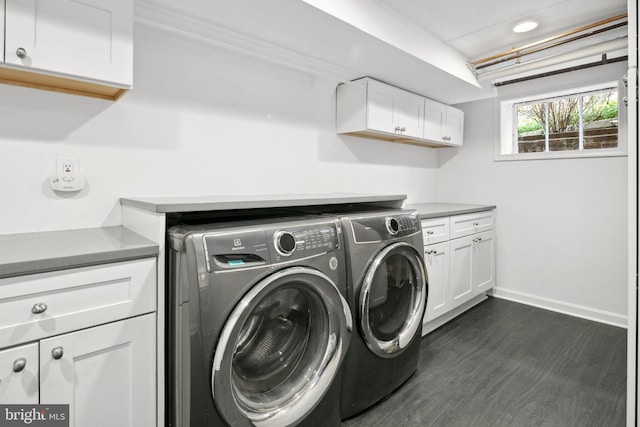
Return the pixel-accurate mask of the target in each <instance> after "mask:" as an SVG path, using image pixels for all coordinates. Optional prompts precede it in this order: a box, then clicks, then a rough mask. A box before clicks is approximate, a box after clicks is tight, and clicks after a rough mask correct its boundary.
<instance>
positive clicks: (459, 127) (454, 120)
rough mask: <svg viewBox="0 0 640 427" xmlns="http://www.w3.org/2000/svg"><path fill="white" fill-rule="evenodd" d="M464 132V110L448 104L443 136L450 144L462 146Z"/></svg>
mask: <svg viewBox="0 0 640 427" xmlns="http://www.w3.org/2000/svg"><path fill="white" fill-rule="evenodd" d="M463 132H464V111H462V110H459V109H457V108H454V107H451V106H447V114H446V116H445V121H444V130H443V132H442V133H443V138H444V142H445V143H447V144H449V145H455V146H461V145H462V137H463Z"/></svg>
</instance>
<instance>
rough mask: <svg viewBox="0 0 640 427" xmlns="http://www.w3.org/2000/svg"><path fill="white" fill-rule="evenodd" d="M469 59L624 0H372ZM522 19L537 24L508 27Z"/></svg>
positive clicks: (615, 8)
mask: <svg viewBox="0 0 640 427" xmlns="http://www.w3.org/2000/svg"><path fill="white" fill-rule="evenodd" d="M378 1H380V2H382V3H384V4H385V5H386V6H387V7H389V8H390V9H392V10H394V11H396V12H397V13H399V14H401V15H403V16H405V17H406V18H407V19H409V20H410V21H412V22H414V23H415V24H417V25H419V26H421V27H422V28H424V29H426V30H429V31H431V32H432V33H434V34H436V35H438V37H439V38H440V40H442V41H443V42H445V43H446V44H448V45H449V46H451V47H452V48H454V49H456V50H457V51H459V52H460V53H462V55H464V56H465V57H466V58H467V59H469V60H471V61H473V60H476V59H480V58H483V57H486V56H488V55H490V54H494V53H498V52H502V51H505V50H508V49H512V48H515V47H519V46H522V45H524V44H527V43H530V42H532V41H536V40H541V39H544V38H547V37H549V36H553V35H556V34H560V33H562V32H565V31H567V30H571V29H574V28H578V27H581V26H583V25H586V24H590V23H592V22H596V21H600V20H603V19H606V18H610V17H612V16H616V15H619V14H622V13H625V12H626V11H627V2H626V0H560V1H558V0H483V1H477V0H476V1H472V0H447V1H423V0H378ZM526 19H533V20H536V21H538V22H539V26H538V28H536V29H535V30H533V31H531V32H529V33H523V34H517V33H514V32H512V31H511V29H512V27H513V25H515V24H517V23H518V22H521V21H524V20H526Z"/></svg>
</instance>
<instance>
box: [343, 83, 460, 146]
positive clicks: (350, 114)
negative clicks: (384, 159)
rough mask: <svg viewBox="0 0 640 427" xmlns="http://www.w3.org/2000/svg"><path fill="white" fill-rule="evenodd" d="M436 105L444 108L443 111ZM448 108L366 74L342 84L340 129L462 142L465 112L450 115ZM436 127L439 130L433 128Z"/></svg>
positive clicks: (441, 143) (417, 139) (369, 134)
mask: <svg viewBox="0 0 640 427" xmlns="http://www.w3.org/2000/svg"><path fill="white" fill-rule="evenodd" d="M425 106H427V108H425ZM434 108H436V109H437V108H439V109H441V110H442V111H441V113H437V112H436V110H435V109H434ZM448 108H450V107H448V106H447V105H444V104H440V103H437V102H435V101H432V100H430V99H427V98H425V97H423V96H420V95H416V94H414V93H411V92H408V91H406V90H402V89H399V88H397V87H394V86H391V85H388V84H385V83H382V82H379V81H377V80H373V79H370V78H368V77H365V78H362V79H358V80H355V81H353V82H349V83H345V84H341V85H339V86H338V89H337V99H336V131H337V132H338V133H342V134H348V135H355V136H364V137H369V138H376V139H384V140H388V141H395V142H406V143H411V144H419V145H426V146H429V147H442V146H451V145H462V121H463V118H464V116H463V115H461V113H462V111H460V110H456V109H453V110H455V112H454V113H453V114H451V116H450V117H448V115H447V113H448ZM430 122H434V123H437V125H435V126H434V125H432V124H430ZM454 123H455V125H454ZM448 126H451V127H455V132H454V131H450V130H448V128H447V127H448ZM435 128H437V131H435V130H432V129H435ZM458 128H459V131H458ZM427 129H428V130H429V133H427ZM443 132H444V133H443Z"/></svg>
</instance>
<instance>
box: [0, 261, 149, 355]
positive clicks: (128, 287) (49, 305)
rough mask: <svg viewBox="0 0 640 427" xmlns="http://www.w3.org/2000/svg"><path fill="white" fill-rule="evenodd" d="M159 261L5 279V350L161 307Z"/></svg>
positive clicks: (0, 306) (1, 307)
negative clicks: (159, 299)
mask: <svg viewBox="0 0 640 427" xmlns="http://www.w3.org/2000/svg"><path fill="white" fill-rule="evenodd" d="M156 287H157V284H156V259H155V258H147V259H143V260H136V261H126V262H119V263H113V264H105V265H99V266H92V267H84V268H76V269H69V270H61V271H55V272H50V273H42V274H33V275H27V276H21V277H12V278H7V279H1V280H0V295H2V297H0V313H2V316H0V347H5V346H9V345H15V344H18V343H22V342H26V341H33V340H36V339H40V338H43V337H47V336H52V335H57V334H60V333H64V332H69V331H72V330H77V329H81V328H85V327H89V326H94V325H98V324H102V323H107V322H112V321H114V320H119V319H124V318H126V317H130V316H135V315H138V314H143V313H149V312H152V311H155V309H156Z"/></svg>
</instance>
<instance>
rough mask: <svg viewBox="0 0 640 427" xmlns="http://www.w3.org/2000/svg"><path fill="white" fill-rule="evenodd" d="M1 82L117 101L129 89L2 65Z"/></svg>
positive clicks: (0, 69) (0, 71)
mask: <svg viewBox="0 0 640 427" xmlns="http://www.w3.org/2000/svg"><path fill="white" fill-rule="evenodd" d="M0 83H2V84H9V85H13V86H22V87H28V88H32V89H42V90H48V91H52V92H60V93H68V94H71V95H80V96H88V97H91V98H99V99H106V100H109V101H117V100H118V99H120V98H121V97H122V96H123V95H124V94H125V93H127V92H128V89H125V88H121V87H114V86H107V85H103V84H98V83H90V82H85V81H81V80H73V79H69V78H64V77H56V76H51V75H48V74H39V73H35V72H31V71H25V70H18V69H15V68H6V67H0Z"/></svg>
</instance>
